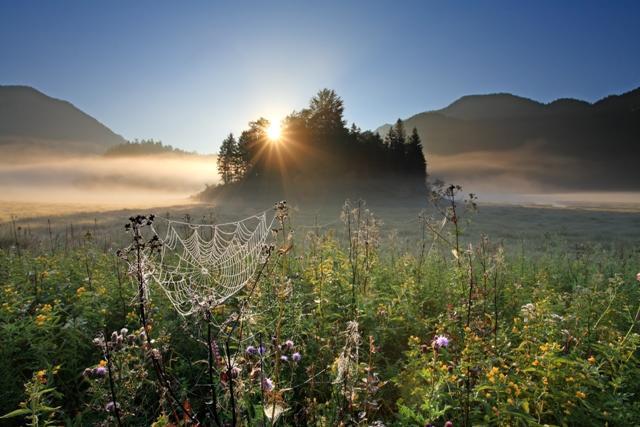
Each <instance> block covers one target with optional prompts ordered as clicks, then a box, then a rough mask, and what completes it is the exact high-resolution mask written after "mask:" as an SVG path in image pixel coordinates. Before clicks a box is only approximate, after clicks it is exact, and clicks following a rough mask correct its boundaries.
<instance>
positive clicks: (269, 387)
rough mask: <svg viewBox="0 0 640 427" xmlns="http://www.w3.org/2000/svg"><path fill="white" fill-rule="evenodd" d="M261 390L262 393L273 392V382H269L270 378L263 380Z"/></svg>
mask: <svg viewBox="0 0 640 427" xmlns="http://www.w3.org/2000/svg"><path fill="white" fill-rule="evenodd" d="M262 389H263V390H264V391H271V390H273V381H271V379H270V378H264V379H263V380H262Z"/></svg>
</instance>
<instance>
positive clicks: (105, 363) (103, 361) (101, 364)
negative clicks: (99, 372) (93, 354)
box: [98, 360, 107, 368]
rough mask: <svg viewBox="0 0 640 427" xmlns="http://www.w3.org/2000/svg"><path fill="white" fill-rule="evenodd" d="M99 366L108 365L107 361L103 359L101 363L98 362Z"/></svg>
mask: <svg viewBox="0 0 640 427" xmlns="http://www.w3.org/2000/svg"><path fill="white" fill-rule="evenodd" d="M98 366H102V367H103V368H104V367H105V366H107V361H106V360H101V361H100V363H98Z"/></svg>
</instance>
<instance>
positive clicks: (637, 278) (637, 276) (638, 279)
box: [636, 273, 640, 282]
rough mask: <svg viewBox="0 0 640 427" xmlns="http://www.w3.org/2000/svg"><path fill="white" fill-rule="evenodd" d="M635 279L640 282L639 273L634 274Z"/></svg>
mask: <svg viewBox="0 0 640 427" xmlns="http://www.w3.org/2000/svg"><path fill="white" fill-rule="evenodd" d="M636 280H637V281H638V282H640V273H638V274H636Z"/></svg>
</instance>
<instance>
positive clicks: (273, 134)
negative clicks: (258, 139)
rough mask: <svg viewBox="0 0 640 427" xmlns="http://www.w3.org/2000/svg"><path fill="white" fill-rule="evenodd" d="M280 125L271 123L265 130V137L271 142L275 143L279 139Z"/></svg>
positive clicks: (274, 122) (275, 122)
mask: <svg viewBox="0 0 640 427" xmlns="http://www.w3.org/2000/svg"><path fill="white" fill-rule="evenodd" d="M281 130H282V129H281V127H280V123H279V122H277V121H275V120H274V121H272V122H271V123H269V127H268V128H267V136H268V137H269V139H270V140H272V141H277V140H278V139H280V131H281Z"/></svg>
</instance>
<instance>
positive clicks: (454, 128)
mask: <svg viewBox="0 0 640 427" xmlns="http://www.w3.org/2000/svg"><path fill="white" fill-rule="evenodd" d="M404 125H405V128H406V129H407V131H409V130H410V129H412V128H414V127H415V128H416V129H417V130H418V133H419V134H420V136H421V137H422V140H423V146H424V149H425V153H426V156H427V162H428V163H429V165H430V173H431V174H432V175H435V176H438V177H444V178H446V179H449V180H451V179H455V180H460V179H462V180H464V179H465V176H473V177H475V179H476V180H477V181H479V182H484V181H486V180H488V179H494V178H496V177H500V178H505V177H508V178H509V179H511V178H513V177H517V179H518V180H519V181H522V182H524V181H528V182H535V183H537V184H536V186H535V188H536V189H538V188H540V187H541V188H543V189H545V190H546V189H553V190H558V189H561V190H564V189H569V190H575V189H581V188H584V189H599V190H623V189H624V190H628V189H631V190H638V189H640V168H638V167H637V164H636V163H637V161H636V160H634V159H638V158H640V87H639V88H636V89H633V90H630V91H627V92H624V93H622V94H619V95H609V96H607V97H604V98H602V99H599V100H597V101H595V102H593V103H590V102H587V101H582V100H578V99H569V98H559V99H556V100H554V101H551V102H549V103H546V104H545V103H541V102H538V101H534V100H531V99H528V98H524V97H519V96H516V95H512V94H504V93H499V94H486V95H469V96H465V97H462V98H459V99H457V100H456V101H454V102H452V103H451V104H449V105H448V106H446V107H445V108H442V109H440V110H432V111H425V112H422V113H417V114H414V115H412V116H410V117H409V118H407V119H406V120H404ZM389 127H390V125H388V124H386V125H383V126H381V127H379V128H377V129H376V130H375V131H376V132H379V133H380V134H381V135H383V136H384V135H385V134H386V133H387V132H388V129H389ZM454 165H455V166H454Z"/></svg>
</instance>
